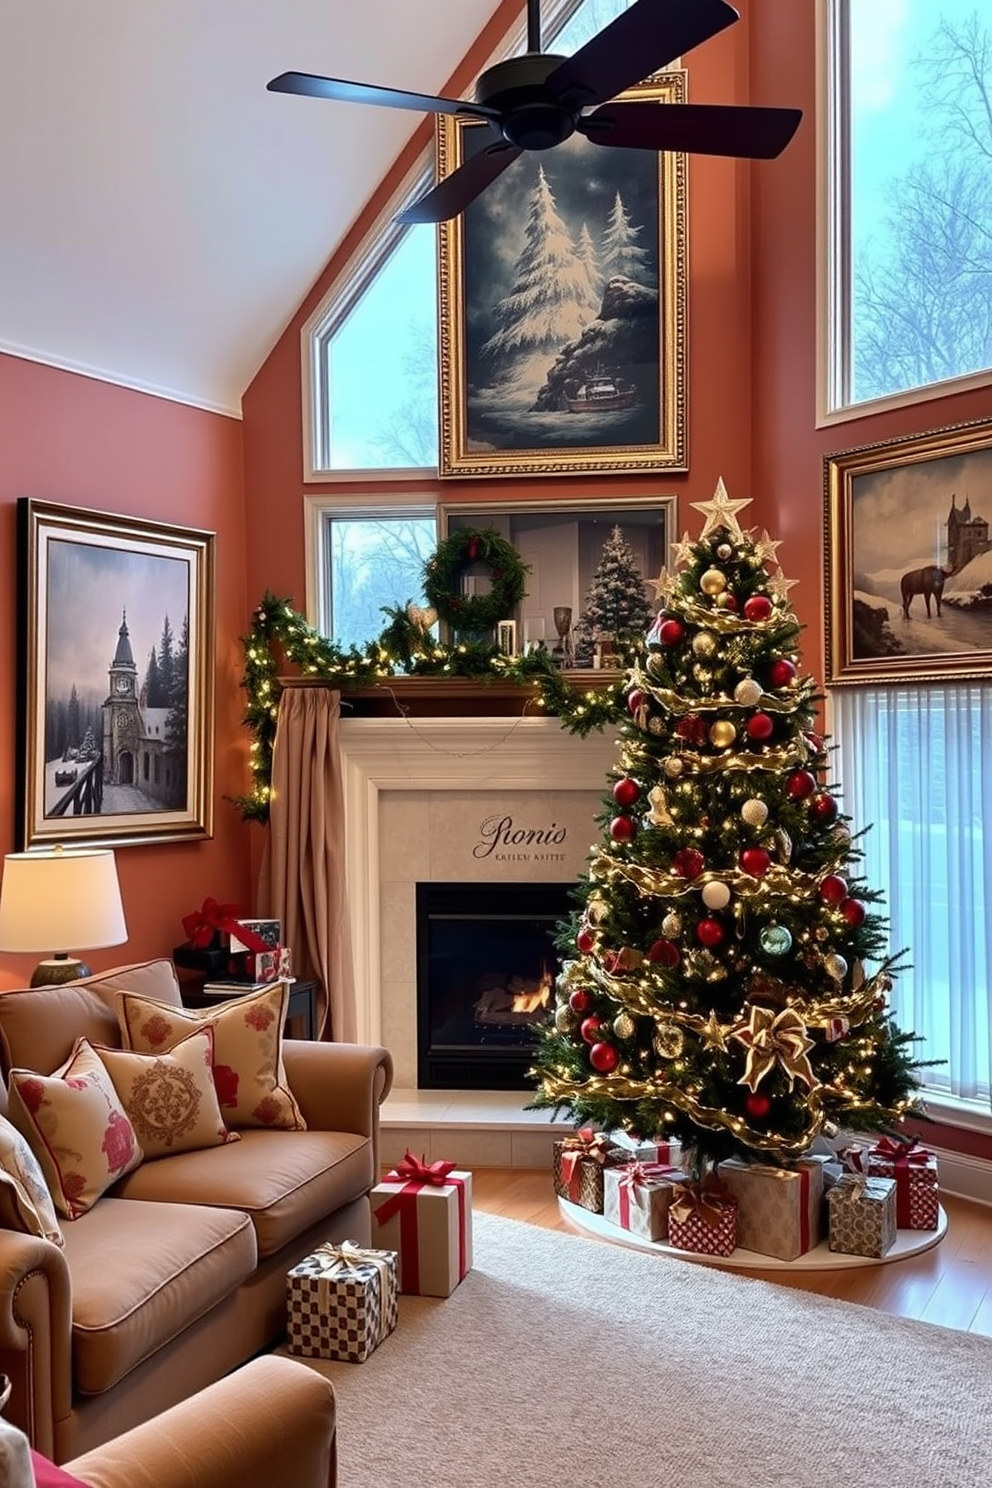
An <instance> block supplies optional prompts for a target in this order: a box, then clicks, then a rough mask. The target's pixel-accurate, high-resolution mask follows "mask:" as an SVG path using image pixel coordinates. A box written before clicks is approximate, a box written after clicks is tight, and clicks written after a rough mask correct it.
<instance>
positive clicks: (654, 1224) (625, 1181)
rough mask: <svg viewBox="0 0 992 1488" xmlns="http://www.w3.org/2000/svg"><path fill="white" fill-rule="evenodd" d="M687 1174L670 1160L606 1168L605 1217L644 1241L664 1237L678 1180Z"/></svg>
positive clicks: (604, 1189)
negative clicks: (672, 1166)
mask: <svg viewBox="0 0 992 1488" xmlns="http://www.w3.org/2000/svg"><path fill="white" fill-rule="evenodd" d="M688 1182H689V1176H688V1174H687V1173H683V1172H680V1170H679V1169H678V1168H670V1167H669V1166H668V1165H667V1164H666V1163H650V1162H633V1163H623V1164H622V1166H620V1167H617V1168H604V1169H603V1218H604V1219H608V1220H609V1221H610V1223H611V1224H615V1225H619V1226H620V1228H621V1229H622V1230H629V1232H630V1233H631V1234H632V1235H638V1236H640V1238H641V1239H642V1240H664V1239H665V1238H666V1236H667V1234H668V1210H669V1206H670V1205H671V1202H672V1196H673V1194H674V1193H675V1185H676V1184H677V1183H688Z"/></svg>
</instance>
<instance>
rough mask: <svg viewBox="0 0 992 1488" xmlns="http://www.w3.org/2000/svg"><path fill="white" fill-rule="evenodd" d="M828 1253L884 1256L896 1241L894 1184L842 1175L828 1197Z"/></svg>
mask: <svg viewBox="0 0 992 1488" xmlns="http://www.w3.org/2000/svg"><path fill="white" fill-rule="evenodd" d="M827 1209H828V1212H829V1234H830V1240H829V1244H830V1249H831V1250H833V1251H837V1252H839V1253H841V1254H842V1255H863V1256H876V1257H879V1256H884V1255H886V1254H887V1252H888V1251H890V1250H891V1249H892V1247H893V1245H894V1244H895V1241H896V1228H897V1223H896V1181H895V1179H894V1178H869V1177H868V1176H867V1175H866V1174H864V1173H845V1174H844V1176H843V1178H841V1179H839V1180H838V1182H837V1183H835V1184H834V1186H833V1188H831V1189H830V1190H829V1191H828V1193H827Z"/></svg>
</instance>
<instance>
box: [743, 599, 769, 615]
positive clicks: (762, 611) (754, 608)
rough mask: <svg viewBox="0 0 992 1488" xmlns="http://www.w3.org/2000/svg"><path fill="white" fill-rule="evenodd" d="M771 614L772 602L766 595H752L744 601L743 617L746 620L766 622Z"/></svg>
mask: <svg viewBox="0 0 992 1488" xmlns="http://www.w3.org/2000/svg"><path fill="white" fill-rule="evenodd" d="M771 612H772V602H771V600H770V599H769V598H768V595H767V594H752V595H751V597H750V599H746V600H745V601H744V617H745V619H747V620H767V619H768V616H769V615H770V614H771Z"/></svg>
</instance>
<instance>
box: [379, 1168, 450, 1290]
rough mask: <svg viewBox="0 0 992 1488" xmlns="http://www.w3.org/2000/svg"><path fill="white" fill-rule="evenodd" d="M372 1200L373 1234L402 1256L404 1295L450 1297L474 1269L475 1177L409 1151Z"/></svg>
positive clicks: (380, 1184) (382, 1243)
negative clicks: (473, 1195)
mask: <svg viewBox="0 0 992 1488" xmlns="http://www.w3.org/2000/svg"><path fill="white" fill-rule="evenodd" d="M370 1197H371V1200H372V1217H373V1224H372V1230H373V1235H374V1237H375V1239H376V1240H377V1241H378V1242H379V1243H380V1244H381V1245H383V1246H384V1247H386V1248H387V1249H390V1250H395V1251H397V1252H398V1255H399V1263H398V1264H399V1278H400V1283H399V1284H400V1291H401V1292H407V1293H412V1294H414V1295H417V1296H421V1297H450V1296H451V1293H452V1292H453V1291H454V1290H455V1287H456V1286H457V1285H458V1283H459V1282H460V1281H461V1280H462V1279H463V1278H464V1277H465V1276H466V1275H467V1273H468V1272H469V1271H470V1270H471V1269H472V1174H471V1173H466V1172H460V1171H459V1170H457V1169H456V1168H455V1165H454V1163H451V1162H435V1163H428V1162H426V1161H425V1160H424V1159H423V1158H417V1157H414V1156H413V1154H412V1153H410V1152H407V1154H406V1156H405V1157H404V1159H403V1161H402V1162H401V1163H397V1165H396V1167H395V1168H394V1169H393V1171H392V1172H391V1173H389V1174H388V1175H387V1177H386V1178H385V1179H384V1180H383V1182H382V1183H379V1184H377V1185H376V1187H375V1188H374V1189H373V1190H372V1193H371V1196H370Z"/></svg>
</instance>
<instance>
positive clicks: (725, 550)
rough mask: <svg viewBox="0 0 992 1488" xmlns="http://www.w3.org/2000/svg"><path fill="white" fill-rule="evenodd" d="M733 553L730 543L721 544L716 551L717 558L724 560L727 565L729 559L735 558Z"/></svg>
mask: <svg viewBox="0 0 992 1488" xmlns="http://www.w3.org/2000/svg"><path fill="white" fill-rule="evenodd" d="M733 552H734V550H733V548H732V547H731V546H730V544H729V543H721V544H720V546H719V547H718V548H717V550H716V556H717V557H718V558H722V559H723V561H724V563H726V561H727V559H728V558H731V557H733Z"/></svg>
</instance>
